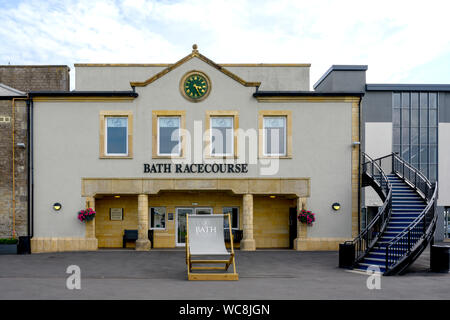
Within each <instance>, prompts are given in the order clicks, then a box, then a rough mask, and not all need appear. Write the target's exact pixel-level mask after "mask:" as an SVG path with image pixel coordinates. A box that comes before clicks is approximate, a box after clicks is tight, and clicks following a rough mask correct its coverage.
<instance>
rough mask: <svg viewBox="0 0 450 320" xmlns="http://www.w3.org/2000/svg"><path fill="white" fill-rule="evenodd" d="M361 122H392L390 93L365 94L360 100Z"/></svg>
mask: <svg viewBox="0 0 450 320" xmlns="http://www.w3.org/2000/svg"><path fill="white" fill-rule="evenodd" d="M361 114H362V120H363V122H364V123H365V122H392V92H391V91H381V92H371V91H369V92H366V95H365V96H364V98H363V100H362V112H361Z"/></svg>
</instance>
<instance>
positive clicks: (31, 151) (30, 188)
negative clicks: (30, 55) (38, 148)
mask: <svg viewBox="0 0 450 320" xmlns="http://www.w3.org/2000/svg"><path fill="white" fill-rule="evenodd" d="M28 97H29V101H30V109H29V110H28V119H29V122H28V175H29V180H28V208H29V210H30V219H29V220H28V223H29V224H30V227H29V228H30V234H29V236H30V239H31V238H32V237H33V236H34V143H33V132H34V125H33V107H34V102H33V98H32V97H30V96H28Z"/></svg>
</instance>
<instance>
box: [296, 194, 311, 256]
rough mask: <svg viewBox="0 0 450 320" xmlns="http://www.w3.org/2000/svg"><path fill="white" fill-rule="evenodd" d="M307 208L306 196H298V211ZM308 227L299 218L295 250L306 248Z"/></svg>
mask: <svg viewBox="0 0 450 320" xmlns="http://www.w3.org/2000/svg"><path fill="white" fill-rule="evenodd" d="M302 209H303V210H306V198H297V213H298V212H300V210H302ZM307 228H308V227H307V226H306V225H305V224H303V223H301V222H300V221H298V220H297V238H296V239H295V240H294V250H298V251H300V250H304V248H305V245H306V243H305V240H306V238H307V237H308V229H307Z"/></svg>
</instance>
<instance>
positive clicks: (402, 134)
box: [392, 92, 438, 182]
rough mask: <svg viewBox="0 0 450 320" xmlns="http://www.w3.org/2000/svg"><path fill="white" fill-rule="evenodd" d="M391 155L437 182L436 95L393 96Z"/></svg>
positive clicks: (433, 93) (423, 93) (428, 93)
mask: <svg viewBox="0 0 450 320" xmlns="http://www.w3.org/2000/svg"><path fill="white" fill-rule="evenodd" d="M392 100H393V109H392V124H393V137H392V141H393V148H392V149H393V151H394V152H397V153H398V154H399V155H400V156H401V157H402V158H403V159H405V160H406V161H408V162H410V163H411V164H412V165H413V166H414V167H415V168H418V169H419V170H420V171H421V172H422V173H423V174H424V175H425V176H427V177H428V178H429V179H430V181H432V182H434V181H436V178H437V161H438V154H437V152H438V151H437V141H438V128H437V127H438V95H437V93H436V92H394V93H393V97H392Z"/></svg>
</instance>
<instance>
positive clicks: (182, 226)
mask: <svg viewBox="0 0 450 320" xmlns="http://www.w3.org/2000/svg"><path fill="white" fill-rule="evenodd" d="M187 214H194V209H193V208H177V211H176V228H177V229H176V231H177V232H176V233H175V235H176V236H175V244H176V246H177V247H184V246H185V245H186V232H187V229H186V215H187Z"/></svg>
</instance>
